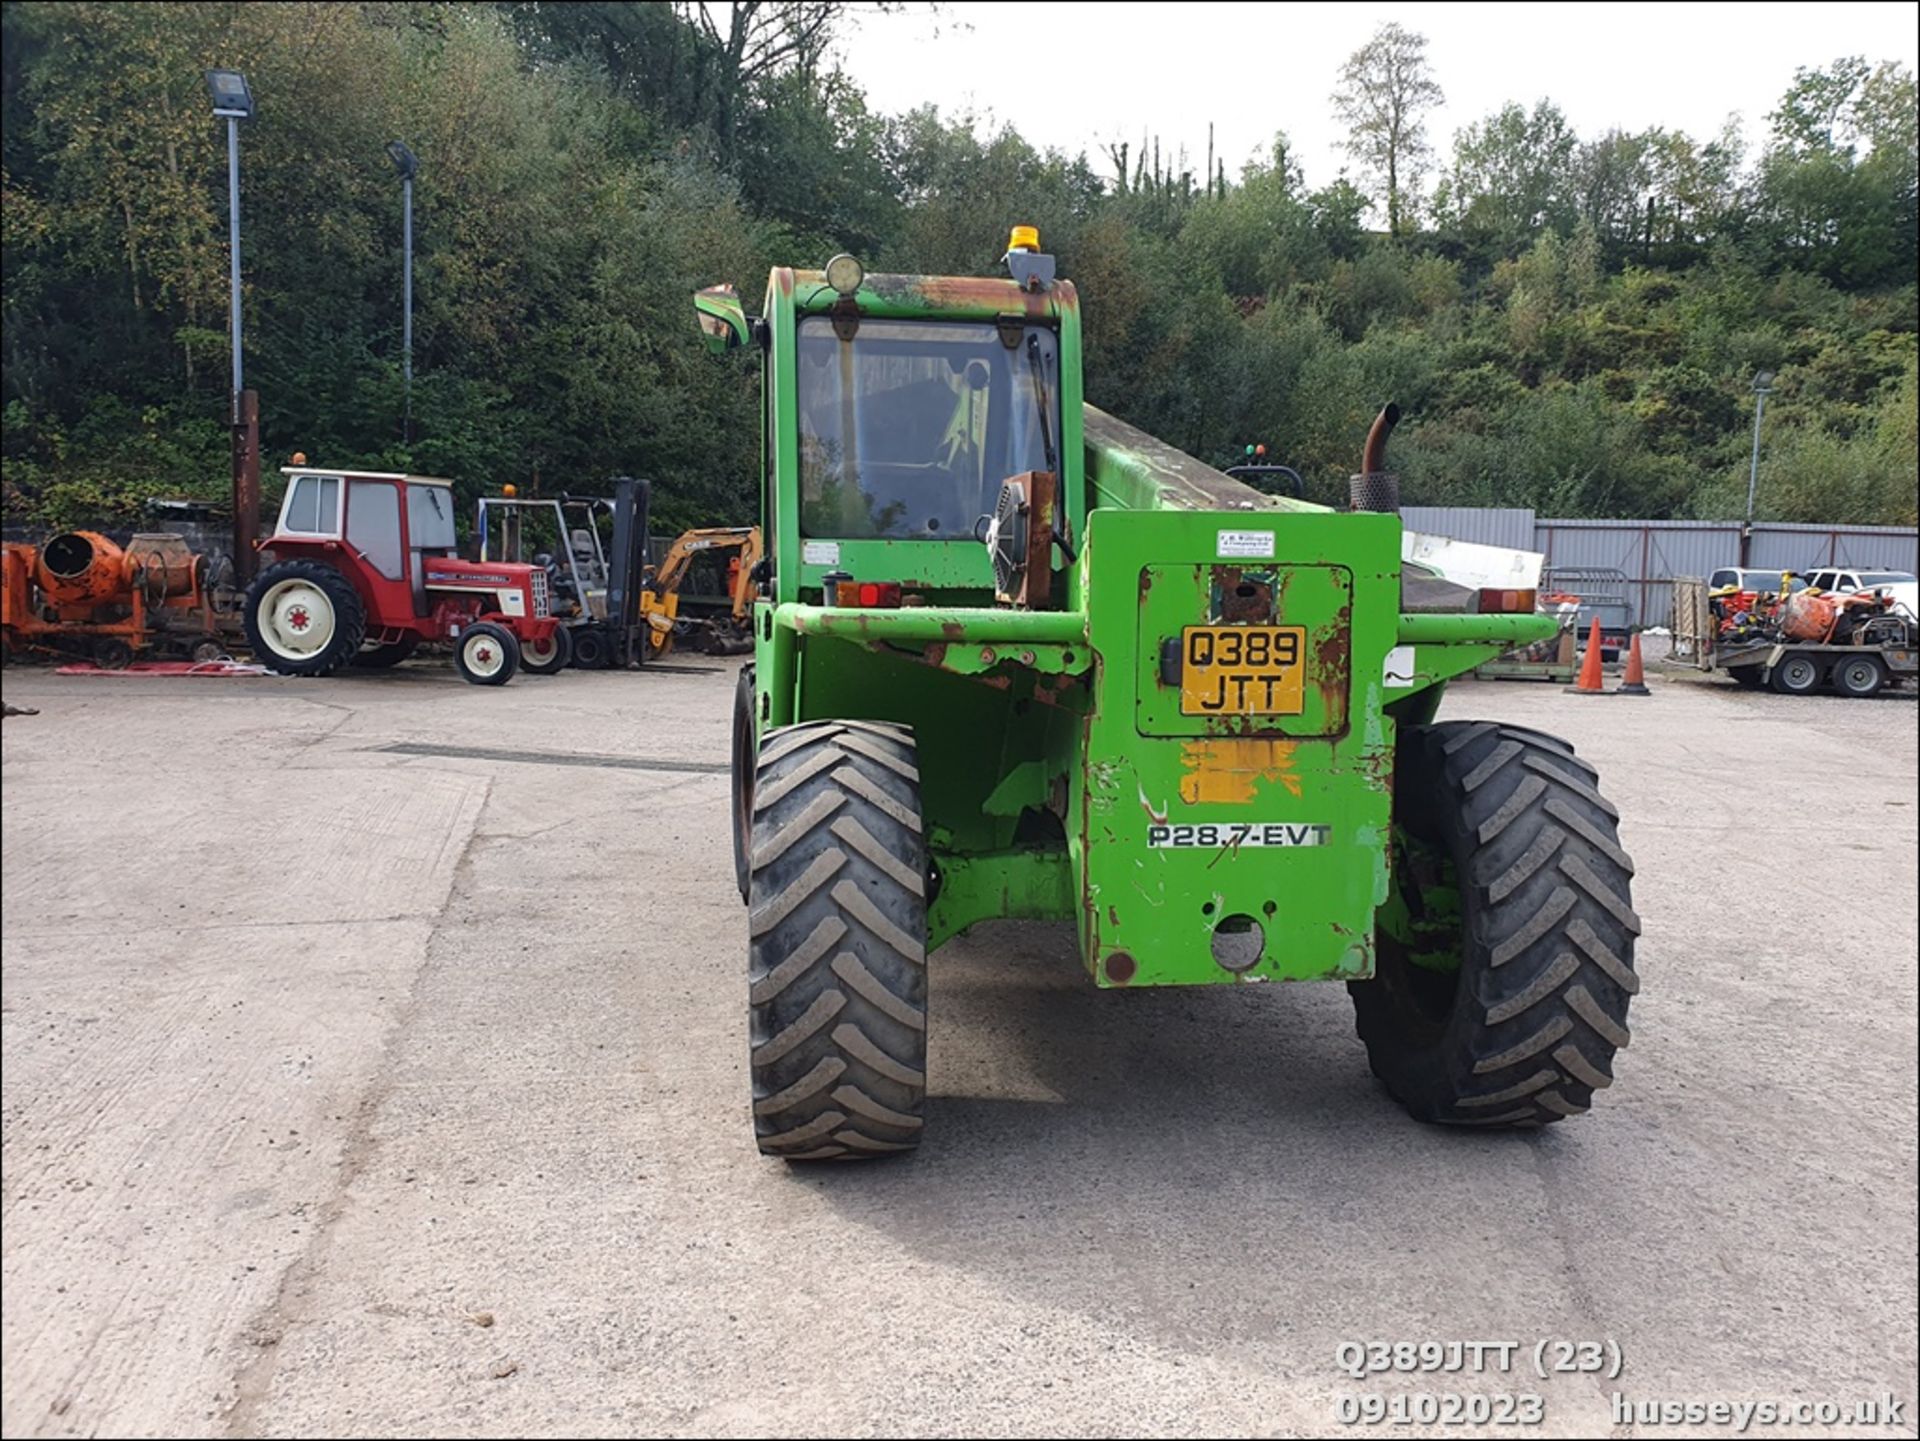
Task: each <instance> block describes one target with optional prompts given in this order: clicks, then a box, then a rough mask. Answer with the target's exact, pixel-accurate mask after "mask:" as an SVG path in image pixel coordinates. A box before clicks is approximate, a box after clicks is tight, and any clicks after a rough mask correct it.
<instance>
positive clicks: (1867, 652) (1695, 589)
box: [1673, 577, 1920, 699]
mask: <svg viewBox="0 0 1920 1441" xmlns="http://www.w3.org/2000/svg"><path fill="white" fill-rule="evenodd" d="M1716 632H1717V626H1716V623H1715V620H1714V616H1713V613H1712V611H1711V609H1710V607H1709V606H1708V604H1707V589H1706V582H1704V581H1702V580H1699V579H1696V578H1693V577H1681V578H1677V579H1676V580H1675V581H1674V594H1673V639H1674V651H1673V654H1674V658H1675V660H1676V661H1680V662H1683V663H1685V664H1689V665H1692V666H1693V667H1694V668H1695V669H1697V670H1703V671H1715V670H1718V671H1724V672H1725V673H1726V674H1727V675H1730V676H1732V677H1733V678H1734V680H1736V681H1738V682H1739V683H1740V684H1741V685H1743V686H1746V687H1748V688H1750V689H1753V690H1759V689H1760V688H1761V687H1762V686H1765V687H1767V688H1768V689H1771V690H1774V691H1777V692H1778V693H1780V694H1781V695H1810V694H1812V693H1813V692H1815V691H1817V690H1819V689H1821V688H1822V687H1823V686H1826V687H1830V688H1831V689H1832V690H1833V691H1834V692H1835V693H1836V694H1838V695H1845V696H1855V697H1859V698H1863V699H1864V698H1866V697H1868V696H1874V695H1878V694H1879V693H1880V692H1881V691H1883V690H1885V689H1887V688H1888V687H1889V686H1897V685H1903V684H1906V683H1907V682H1909V681H1912V680H1913V679H1914V678H1915V675H1916V673H1920V646H1917V645H1916V644H1915V636H1914V628H1913V627H1912V626H1911V625H1909V626H1908V627H1907V635H1906V640H1905V641H1904V642H1903V643H1887V644H1877V645H1835V644H1832V643H1830V642H1822V641H1798V640H1762V641H1749V642H1745V643H1739V644H1728V643H1727V642H1725V641H1722V640H1720V639H1719V637H1718V635H1717V633H1716Z"/></svg>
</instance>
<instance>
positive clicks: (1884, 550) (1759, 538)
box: [1753, 525, 1920, 573]
mask: <svg viewBox="0 0 1920 1441" xmlns="http://www.w3.org/2000/svg"><path fill="white" fill-rule="evenodd" d="M1753 563H1754V564H1755V565H1757V566H1765V567H1767V568H1768V569H1772V568H1773V567H1774V566H1776V565H1777V566H1781V567H1783V568H1785V569H1787V570H1814V569H1816V568H1818V567H1820V566H1823V565H1845V566H1852V567H1854V568H1856V569H1859V570H1904V571H1907V572H1909V573H1915V572H1920V532H1916V531H1912V530H1896V529H1891V528H1882V527H1877V526H1875V527H1868V526H1826V525H1766V526H1761V525H1756V526H1755V527H1754V528H1753Z"/></svg>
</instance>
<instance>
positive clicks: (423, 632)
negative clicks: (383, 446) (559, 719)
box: [246, 465, 571, 685]
mask: <svg viewBox="0 0 1920 1441" xmlns="http://www.w3.org/2000/svg"><path fill="white" fill-rule="evenodd" d="M281 473H282V474H283V475H285V476H286V477H287V490H286V495H285V496H284V497H283V498H282V500H281V502H280V516H279V520H278V521H277V522H276V524H275V525H274V530H273V534H272V536H271V537H269V538H268V539H267V541H266V542H265V544H264V545H263V546H262V549H263V550H266V551H269V552H271V553H272V557H273V562H274V563H273V564H271V565H269V566H267V567H266V568H265V569H263V570H262V571H261V573H260V575H259V576H258V577H257V578H256V579H255V581H254V584H253V586H252V588H251V589H250V590H249V591H248V595H247V608H246V623H247V634H248V639H249V641H250V643H251V644H252V646H253V649H254V653H255V654H256V655H257V656H259V657H260V658H261V659H262V660H263V661H264V662H265V663H266V664H267V665H268V666H270V667H271V668H273V669H274V670H278V671H281V672H282V673H284V674H288V675H326V674H328V673H330V672H331V671H333V670H335V669H337V668H338V667H340V666H341V665H344V664H353V665H359V666H363V667H376V668H377V667H384V666H389V665H395V664H398V663H399V662H400V661H403V660H405V659H406V658H407V657H408V656H409V655H411V654H412V653H413V650H414V648H415V646H417V645H418V644H419V643H420V642H421V641H452V642H454V647H455V648H454V658H455V664H456V666H457V668H459V669H460V671H461V673H462V674H463V675H464V676H465V677H466V678H467V679H468V680H471V681H474V682H475V683H477V684H485V685H498V684H502V683H504V682H505V681H506V680H507V679H508V678H510V677H511V676H512V675H513V673H514V671H515V670H517V669H520V668H522V667H524V668H525V669H527V670H529V671H532V672H533V673H535V674H546V673H548V672H549V671H552V670H559V669H560V668H561V667H563V666H564V665H565V664H566V662H567V659H568V658H569V656H570V654H571V651H570V648H569V647H568V645H567V643H566V637H565V636H564V635H560V634H558V633H557V632H556V629H555V623H554V620H553V618H552V614H551V604H550V595H551V592H550V587H549V585H548V577H547V573H546V571H545V570H544V569H541V568H537V567H534V566H528V565H513V564H507V563H502V562H497V561H496V562H491V563H478V562H474V561H467V560H462V559H461V558H460V557H459V554H458V552H457V549H456V547H457V545H458V538H457V536H456V535H455V533H454V521H453V505H454V494H453V482H452V481H449V480H441V479H438V478H436V477H432V476H419V475H404V474H400V473H397V472H391V471H366V470H332V469H323V468H320V467H313V466H305V465H298V466H288V467H285V468H284V469H283V470H282V472H281Z"/></svg>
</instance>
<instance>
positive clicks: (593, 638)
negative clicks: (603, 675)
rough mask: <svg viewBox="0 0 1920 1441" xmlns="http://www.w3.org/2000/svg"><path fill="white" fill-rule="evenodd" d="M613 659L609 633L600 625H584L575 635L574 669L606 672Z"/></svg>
mask: <svg viewBox="0 0 1920 1441" xmlns="http://www.w3.org/2000/svg"><path fill="white" fill-rule="evenodd" d="M612 657H613V650H612V647H611V646H610V645H609V644H608V642H607V633H606V631H605V630H603V629H602V628H601V627H600V626H598V625H583V626H580V627H578V628H577V629H576V630H575V631H574V633H573V668H574V669H575V670H605V669H606V668H607V662H608V661H609V660H611V659H612Z"/></svg>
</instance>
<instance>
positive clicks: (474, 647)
mask: <svg viewBox="0 0 1920 1441" xmlns="http://www.w3.org/2000/svg"><path fill="white" fill-rule="evenodd" d="M453 668H454V669H455V670H457V671H459V672H460V678H461V679H462V680H464V681H468V682H470V683H472V684H473V685H505V684H506V683H507V682H508V681H510V680H512V679H513V673H514V672H515V671H516V670H518V669H519V668H520V642H519V641H517V640H515V639H514V638H513V632H512V631H510V630H508V629H507V628H506V627H505V626H500V625H495V624H494V623H493V622H492V621H488V620H483V621H480V622H478V623H477V624H474V625H470V626H468V627H467V628H466V629H465V630H463V631H461V632H460V639H459V640H458V641H457V642H455V644H454V647H453Z"/></svg>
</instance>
